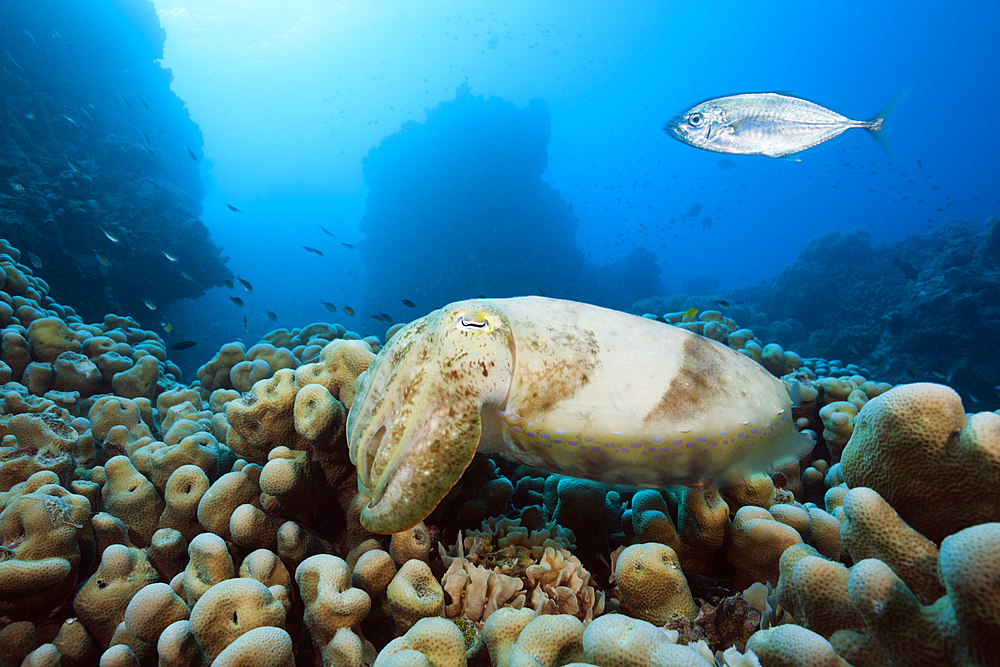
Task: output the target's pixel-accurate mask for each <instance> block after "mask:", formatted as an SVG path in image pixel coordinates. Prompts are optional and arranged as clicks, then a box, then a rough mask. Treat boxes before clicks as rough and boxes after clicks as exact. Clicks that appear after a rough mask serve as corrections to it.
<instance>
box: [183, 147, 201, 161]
mask: <svg viewBox="0 0 1000 667" xmlns="http://www.w3.org/2000/svg"><path fill="white" fill-rule="evenodd" d="M184 148H187V152H188V155H190V156H191V159H192V160H194V161H195V162H197V161H198V156H197V155H195V154H194V151H193V150H191V149H190V148H188V147H187V146H185V147H184Z"/></svg>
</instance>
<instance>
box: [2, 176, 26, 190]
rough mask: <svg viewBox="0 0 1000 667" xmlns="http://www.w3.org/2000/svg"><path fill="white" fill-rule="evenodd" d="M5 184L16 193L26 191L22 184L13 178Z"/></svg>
mask: <svg viewBox="0 0 1000 667" xmlns="http://www.w3.org/2000/svg"><path fill="white" fill-rule="evenodd" d="M7 182H8V183H10V187H12V188H14V189H15V190H17V191H18V192H24V191H25V190H27V189H28V188H26V187H24V183H22V182H21V181H19V180H17V179H15V178H14V177H13V176H12V177H11V178H10V179H9V180H8V181H7Z"/></svg>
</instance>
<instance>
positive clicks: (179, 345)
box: [170, 340, 198, 350]
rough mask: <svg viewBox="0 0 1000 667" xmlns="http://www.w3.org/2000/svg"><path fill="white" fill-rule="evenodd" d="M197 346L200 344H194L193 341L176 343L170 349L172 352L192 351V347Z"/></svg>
mask: <svg viewBox="0 0 1000 667" xmlns="http://www.w3.org/2000/svg"><path fill="white" fill-rule="evenodd" d="M197 344H198V343H196V342H194V341H193V340H182V341H181V342H179V343H174V344H173V345H171V346H170V349H171V350H189V349H191V348H192V347H194V346H195V345H197Z"/></svg>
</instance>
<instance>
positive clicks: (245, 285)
mask: <svg viewBox="0 0 1000 667" xmlns="http://www.w3.org/2000/svg"><path fill="white" fill-rule="evenodd" d="M236 279H237V280H238V281H240V285H242V286H243V289H245V290H246V291H247V292H252V291H253V285H251V284H250V282H249V281H247V280H243V279H242V278H240V276H239V274H237V275H236Z"/></svg>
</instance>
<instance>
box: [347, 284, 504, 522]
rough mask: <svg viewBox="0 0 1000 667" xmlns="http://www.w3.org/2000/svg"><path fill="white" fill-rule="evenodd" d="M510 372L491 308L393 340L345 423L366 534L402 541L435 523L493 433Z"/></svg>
mask: <svg viewBox="0 0 1000 667" xmlns="http://www.w3.org/2000/svg"><path fill="white" fill-rule="evenodd" d="M513 366H514V341H513V337H512V335H511V330H510V326H509V323H508V322H507V318H506V317H505V316H504V314H503V312H502V311H500V310H499V309H497V308H495V307H492V306H491V305H490V304H488V303H483V302H475V301H466V302H459V303H456V304H452V305H451V306H447V307H445V308H443V309H441V310H438V311H435V312H433V313H431V314H429V315H427V316H426V317H423V318H421V319H419V320H416V321H414V322H411V323H410V324H408V325H407V326H405V327H403V328H402V329H401V330H400V331H398V332H397V333H396V335H394V336H393V337H392V338H391V339H390V340H389V343H388V344H387V345H386V346H385V347H384V348H383V349H382V351H381V353H380V354H379V355H378V357H377V358H376V359H375V360H374V361H373V362H372V364H371V366H369V368H368V370H366V371H365V372H364V373H362V374H361V376H360V377H359V378H358V394H357V397H356V399H355V401H354V407H353V409H352V410H351V412H350V415H349V416H348V420H347V437H348V444H349V447H350V455H351V461H352V462H353V463H354V464H355V465H356V466H357V468H358V491H359V493H360V494H361V495H362V496H363V497H365V498H367V499H368V502H367V503H366V504H365V506H364V508H363V509H362V512H361V523H362V525H364V526H365V528H367V529H368V530H371V531H373V532H377V533H396V532H399V531H402V530H405V529H407V528H409V527H411V526H413V525H415V524H416V523H418V522H419V521H421V520H422V519H424V518H425V517H426V516H427V515H428V514H430V512H431V511H432V510H433V509H434V507H435V506H437V504H438V503H439V502H440V501H441V499H442V498H444V496H445V495H446V494H447V493H448V491H449V490H450V489H451V488H452V487H453V486H454V485H455V483H456V482H457V481H458V479H459V478H460V477H461V476H462V473H463V472H464V471H465V469H466V468H467V467H468V465H469V463H470V462H471V461H472V457H473V455H474V454H475V453H476V448H477V446H478V445H479V442H480V439H481V436H482V435H483V431H484V428H485V429H486V430H487V431H490V430H491V429H495V428H496V417H495V415H496V414H497V412H498V411H499V410H500V409H501V407H502V406H503V404H504V403H505V401H506V398H507V393H508V391H509V388H510V381H511V374H512V371H513ZM484 416H485V421H484Z"/></svg>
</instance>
